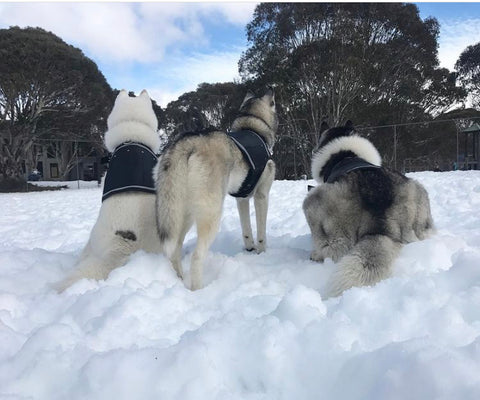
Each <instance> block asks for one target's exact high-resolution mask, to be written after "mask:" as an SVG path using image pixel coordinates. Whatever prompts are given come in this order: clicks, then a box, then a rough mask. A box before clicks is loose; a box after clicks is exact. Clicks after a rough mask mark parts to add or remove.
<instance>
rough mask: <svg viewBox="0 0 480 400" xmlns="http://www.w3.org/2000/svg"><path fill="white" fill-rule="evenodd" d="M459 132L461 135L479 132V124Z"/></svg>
mask: <svg viewBox="0 0 480 400" xmlns="http://www.w3.org/2000/svg"><path fill="white" fill-rule="evenodd" d="M461 132H462V133H472V132H480V125H479V124H473V125H471V126H469V127H468V128H466V129H464V130H462V131H461Z"/></svg>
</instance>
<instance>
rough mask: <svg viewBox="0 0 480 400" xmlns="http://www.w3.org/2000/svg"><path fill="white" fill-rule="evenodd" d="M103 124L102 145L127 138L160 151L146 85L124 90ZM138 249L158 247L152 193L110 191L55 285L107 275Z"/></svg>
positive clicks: (157, 249) (155, 249) (111, 147)
mask: <svg viewBox="0 0 480 400" xmlns="http://www.w3.org/2000/svg"><path fill="white" fill-rule="evenodd" d="M107 123H108V131H107V132H106V133H105V146H106V147H107V149H108V150H109V151H113V150H115V148H116V147H117V146H118V145H120V144H122V143H124V142H126V141H132V142H138V143H142V144H144V145H146V146H148V147H150V148H151V149H152V150H153V151H155V152H157V151H158V149H159V147H160V139H159V136H158V133H157V118H156V116H155V113H154V112H153V109H152V102H151V100H150V97H149V95H148V93H147V92H146V91H145V90H144V91H142V93H141V94H140V96H138V97H129V96H128V94H127V92H126V91H124V90H122V91H121V92H120V93H119V95H118V96H117V99H116V101H115V105H114V107H113V110H112V112H111V114H110V116H109V117H108V120H107ZM107 174H108V172H107ZM139 249H143V250H145V251H148V252H154V253H158V252H160V251H161V247H160V241H159V239H158V236H157V227H156V224H155V195H153V194H149V193H141V192H125V193H119V194H116V195H114V196H110V197H108V198H107V199H106V200H105V201H104V202H103V203H102V206H101V207H100V213H99V215H98V219H97V222H96V223H95V225H94V227H93V229H92V232H91V234H90V238H89V240H88V243H87V245H86V246H85V248H84V250H83V252H82V254H81V256H80V259H79V261H78V263H77V265H76V266H75V268H74V271H73V273H72V274H71V275H70V276H69V277H68V278H67V279H66V280H64V281H63V282H62V283H60V284H59V285H57V289H59V290H61V291H62V290H64V289H66V288H67V287H69V286H70V285H72V284H73V283H74V282H76V281H78V280H80V279H83V278H89V279H105V278H106V277H107V276H108V274H109V273H110V271H111V270H112V269H114V268H116V267H118V266H120V265H122V264H124V263H125V261H126V260H127V258H128V256H129V255H130V254H132V253H133V252H135V251H137V250H139Z"/></svg>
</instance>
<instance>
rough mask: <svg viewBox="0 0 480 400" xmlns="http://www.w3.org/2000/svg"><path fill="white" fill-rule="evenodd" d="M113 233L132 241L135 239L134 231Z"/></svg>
mask: <svg viewBox="0 0 480 400" xmlns="http://www.w3.org/2000/svg"><path fill="white" fill-rule="evenodd" d="M115 235H118V236H120V237H122V238H123V239H125V240H131V241H132V242H135V241H136V240H137V235H135V233H133V232H132V231H116V232H115Z"/></svg>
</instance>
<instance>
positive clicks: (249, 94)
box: [240, 90, 255, 107]
mask: <svg viewBox="0 0 480 400" xmlns="http://www.w3.org/2000/svg"><path fill="white" fill-rule="evenodd" d="M252 97H255V95H254V94H253V93H252V92H251V91H250V90H248V91H247V94H246V95H245V98H244V99H243V101H242V106H243V105H244V104H245V103H246V102H247V101H248V100H250V99H251V98H252ZM240 107H241V106H240Z"/></svg>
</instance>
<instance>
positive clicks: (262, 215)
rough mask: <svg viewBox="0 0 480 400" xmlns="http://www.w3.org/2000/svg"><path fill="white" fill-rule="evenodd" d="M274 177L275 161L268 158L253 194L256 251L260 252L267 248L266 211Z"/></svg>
mask: <svg viewBox="0 0 480 400" xmlns="http://www.w3.org/2000/svg"><path fill="white" fill-rule="evenodd" d="M274 178H275V163H274V162H273V161H272V160H270V161H268V163H267V165H266V166H265V170H264V171H263V174H262V177H261V178H260V181H259V183H258V186H257V190H256V191H255V194H254V195H253V199H254V204H255V217H256V220H257V241H258V244H257V253H262V252H264V251H265V249H266V248H267V212H268V195H269V193H270V188H271V187H272V183H273V179H274Z"/></svg>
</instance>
